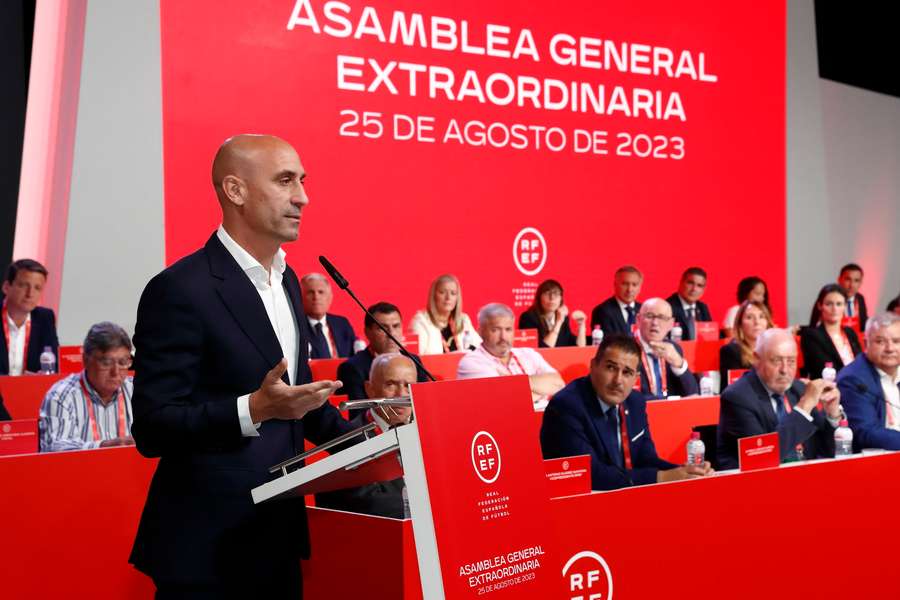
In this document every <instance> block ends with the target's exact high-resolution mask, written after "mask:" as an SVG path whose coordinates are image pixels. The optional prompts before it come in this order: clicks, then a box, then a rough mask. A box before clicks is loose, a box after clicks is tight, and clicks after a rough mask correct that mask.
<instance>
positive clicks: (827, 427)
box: [717, 329, 844, 470]
mask: <svg viewBox="0 0 900 600" xmlns="http://www.w3.org/2000/svg"><path fill="white" fill-rule="evenodd" d="M753 361H754V365H753V368H752V369H751V370H750V371H748V372H747V373H745V374H744V376H743V377H741V378H740V379H738V380H737V381H736V382H734V383H733V384H731V385H729V386H728V387H727V388H726V389H725V391H724V392H723V393H722V397H721V399H720V405H719V430H718V452H717V454H718V459H719V465H718V468H719V469H720V470H724V469H736V468H737V467H738V452H737V441H738V439H740V438H742V437H748V436H751V435H760V434H763V433H772V432H773V431H777V432H778V443H779V446H780V450H781V459H782V460H784V459H785V458H787V457H788V456H790V455H791V454H793V453H796V452H797V446H798V445H801V446H802V448H803V457H804V458H806V459H811V458H824V457H834V430H835V429H836V428H837V426H838V425H839V424H840V421H841V419H842V418H844V417H843V414H844V413H843V409H842V408H841V394H840V392H839V391H838V388H837V386H836V385H835V384H834V383H833V382H828V381H825V380H824V379H815V380H813V381H810V382H809V383H807V384H806V385H804V384H803V383H802V382H800V381H797V380H796V379H795V377H796V376H797V342H796V341H795V340H794V336H793V335H791V333H790V332H789V331H787V330H785V329H767V330H766V331H764V332H763V333H762V334H760V336H759V337H758V338H756V348H755V350H754V352H753ZM820 402H821V403H822V409H819V408H817V406H818V404H819V403H820Z"/></svg>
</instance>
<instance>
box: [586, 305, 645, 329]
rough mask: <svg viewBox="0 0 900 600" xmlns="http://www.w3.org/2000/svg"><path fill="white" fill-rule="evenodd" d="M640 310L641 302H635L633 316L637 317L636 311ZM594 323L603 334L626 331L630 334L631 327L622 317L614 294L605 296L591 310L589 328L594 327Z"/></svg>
mask: <svg viewBox="0 0 900 600" xmlns="http://www.w3.org/2000/svg"><path fill="white" fill-rule="evenodd" d="M640 310H641V303H640V302H635V303H634V314H635V317H637V313H638V312H639V311H640ZM594 325H599V326H600V329H602V330H603V334H604V335H609V334H611V333H627V334H628V335H631V328H630V327H629V326H628V323H627V322H626V321H625V319H624V318H623V317H622V310H621V309H620V308H619V302H618V300H616V297H615V296H612V297H610V298H607V299H606V300H604V301H603V302H601V303H600V304H598V305H597V306H595V307H594V310H592V311H591V329H593V328H594Z"/></svg>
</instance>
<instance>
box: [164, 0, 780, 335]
mask: <svg viewBox="0 0 900 600" xmlns="http://www.w3.org/2000/svg"><path fill="white" fill-rule="evenodd" d="M161 14H162V78H163V114H164V159H165V163H164V164H165V223H166V260H167V262H168V263H171V262H173V261H175V260H177V259H178V258H180V257H181V256H183V255H185V254H186V253H188V252H191V251H193V250H194V249H196V248H197V247H199V246H200V245H202V244H203V243H204V241H205V240H206V238H207V237H208V236H209V235H210V233H211V232H212V231H213V229H214V228H215V227H216V226H217V225H218V223H219V218H220V217H219V208H218V205H217V202H216V199H215V196H214V194H213V190H212V187H211V184H210V165H211V161H212V158H213V155H214V153H215V151H216V149H217V147H218V146H219V144H220V143H221V142H222V141H223V140H224V139H225V138H227V137H229V136H231V135H234V134H236V133H241V132H266V133H274V134H277V135H279V136H281V137H283V138H285V139H287V140H288V141H289V142H291V143H292V144H294V145H295V146H296V148H297V150H298V152H299V154H300V157H301V160H302V161H303V164H304V167H305V169H306V170H307V172H308V174H309V178H308V180H307V192H308V194H309V196H310V199H311V202H310V204H309V206H308V207H307V208H306V209H305V212H304V215H303V224H302V226H301V232H300V239H299V241H297V242H294V243H291V244H288V245H287V246H286V250H287V252H288V261H289V262H290V263H291V264H292V266H293V267H294V268H295V269H296V270H297V271H298V272H306V271H311V270H317V271H318V270H320V268H319V266H318V264H317V263H316V262H315V259H316V256H317V255H319V254H324V255H326V256H328V257H329V258H330V259H332V261H333V262H334V264H335V265H337V266H338V267H339V268H340V269H341V270H342V272H343V273H344V274H345V275H346V276H347V278H348V279H349V280H350V282H351V283H352V284H353V286H354V288H355V289H356V290H357V291H358V292H359V293H360V294H361V296H362V297H363V299H364V300H366V301H368V302H375V301H378V300H390V301H392V302H394V303H396V304H397V305H399V306H400V308H401V310H402V311H403V314H404V315H405V317H406V318H407V319H409V318H410V317H411V316H412V314H413V312H414V311H415V310H417V309H419V308H422V307H424V306H425V303H426V296H427V293H428V286H429V282H430V281H431V280H432V279H433V278H434V277H435V276H437V275H438V274H440V273H444V272H452V273H454V274H456V275H457V276H458V277H459V278H460V281H461V282H462V287H463V289H464V291H465V294H464V298H465V306H464V309H465V310H466V311H467V312H468V313H469V314H470V315H473V316H474V312H475V311H476V310H477V308H478V307H479V306H481V305H482V304H484V303H486V302H489V301H503V302H506V303H508V304H510V305H512V306H513V307H514V308H515V310H517V311H522V310H524V309H525V307H527V306H528V305H530V303H531V301H532V300H533V297H534V293H535V289H536V287H537V285H538V283H539V282H540V281H541V280H543V279H546V278H555V279H558V280H559V281H560V282H561V283H562V285H563V286H564V287H565V290H566V303H567V305H569V306H570V308H572V309H575V308H581V309H583V310H590V308H591V307H593V306H594V305H595V304H597V303H599V302H600V301H602V300H603V299H604V298H606V297H608V296H609V295H610V294H611V292H612V285H611V284H612V278H613V271H614V269H615V268H616V267H618V266H620V265H622V264H626V263H629V264H634V265H636V266H637V267H639V268H640V269H641V270H642V271H643V272H644V274H645V280H644V287H643V291H642V294H641V296H642V297H644V298H646V297H648V296H651V295H663V296H667V295H669V294H670V293H672V292H673V291H674V290H675V288H676V286H677V284H678V280H679V275H680V274H681V272H682V270H683V269H684V268H685V267H687V266H690V265H694V264H697V265H700V266H703V267H704V268H705V269H706V270H707V271H708V273H709V287H708V292H707V294H706V298H705V300H707V301H708V302H709V304H710V305H711V307H712V309H713V315H714V317H715V318H721V316H722V315H723V314H724V311H725V310H726V309H727V308H728V307H729V306H730V305H732V304H734V301H735V298H734V290H735V288H736V284H737V282H738V280H739V279H740V278H741V277H743V276H746V275H759V276H761V277H763V278H764V279H765V280H766V281H767V282H768V284H769V291H770V297H771V298H772V300H773V302H774V311H775V314H776V318H781V319H783V317H784V314H785V313H784V290H785V259H784V255H785V210H784V197H785V114H784V104H785V83H784V82H785V59H784V56H785V40H784V29H785V8H784V3H783V2H762V3H755V4H753V5H747V4H735V3H708V2H688V3H685V2H666V1H664V0H650V1H648V2H640V3H612V2H596V1H588V0H576V1H573V2H566V3H562V4H559V3H558V4H554V5H547V4H544V3H496V2H495V3H491V2H482V1H478V0H454V1H452V2H451V1H449V0H436V1H434V2H428V3H414V2H411V1H408V0H399V1H396V2H385V1H383V0H371V1H369V2H357V1H350V2H346V3H345V2H335V1H332V0H329V1H323V0H296V1H284V0H260V1H257V2H246V1H244V0H195V1H192V2H180V1H172V0H162V2H161ZM742 232H743V233H742ZM751 239H752V246H753V248H754V251H753V252H748V251H747V248H748V244H751V242H750V241H749V240H751ZM739 240H741V241H739ZM334 312H338V313H346V314H350V315H353V316H354V323H355V324H357V325H361V321H362V320H361V318H356V315H357V314H358V313H357V311H356V310H355V309H353V308H352V307H351V306H350V303H349V302H348V301H347V299H346V298H344V297H343V296H340V295H339V296H338V297H337V298H336V300H335V307H334Z"/></svg>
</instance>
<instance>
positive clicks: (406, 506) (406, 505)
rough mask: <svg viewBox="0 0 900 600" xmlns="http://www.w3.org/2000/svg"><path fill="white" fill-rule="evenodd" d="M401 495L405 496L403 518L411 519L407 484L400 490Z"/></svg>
mask: <svg viewBox="0 0 900 600" xmlns="http://www.w3.org/2000/svg"><path fill="white" fill-rule="evenodd" d="M400 496H401V497H402V498H403V518H404V519H409V518H410V513H409V492H407V491H406V486H405V485H404V486H403V489H402V490H401V491H400Z"/></svg>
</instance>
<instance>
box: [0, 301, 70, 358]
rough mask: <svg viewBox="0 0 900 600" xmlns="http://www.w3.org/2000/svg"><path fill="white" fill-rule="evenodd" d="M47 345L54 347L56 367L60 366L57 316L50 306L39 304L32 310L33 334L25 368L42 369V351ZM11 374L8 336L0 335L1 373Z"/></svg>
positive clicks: (29, 343) (29, 338) (30, 337)
mask: <svg viewBox="0 0 900 600" xmlns="http://www.w3.org/2000/svg"><path fill="white" fill-rule="evenodd" d="M45 346H50V347H51V348H52V349H53V354H55V355H56V367H57V369H58V368H59V340H58V339H57V338H56V316H55V315H54V314H53V311H52V310H50V309H49V308H44V307H42V306H38V307H37V308H35V309H34V310H33V311H31V334H30V335H29V336H28V356H26V357H25V370H26V371H31V372H33V373H37V372H38V371H40V370H41V352H43V351H44V347H45ZM8 374H9V348H7V347H6V336H5V335H4V336H0V375H8Z"/></svg>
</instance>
